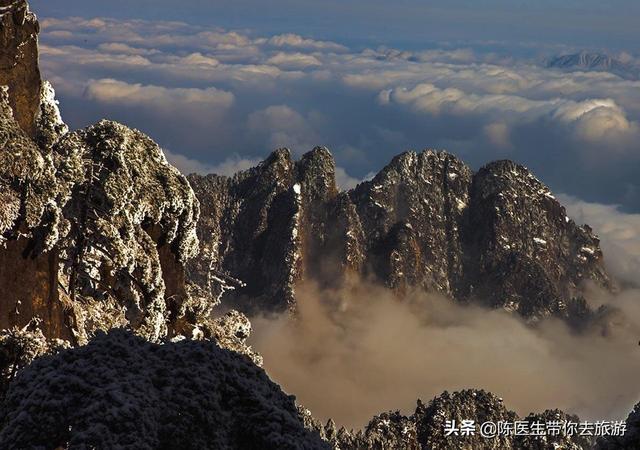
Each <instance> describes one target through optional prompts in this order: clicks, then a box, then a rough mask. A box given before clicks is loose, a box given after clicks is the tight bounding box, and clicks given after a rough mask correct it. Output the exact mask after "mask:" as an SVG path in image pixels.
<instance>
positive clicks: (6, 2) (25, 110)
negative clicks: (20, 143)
mask: <svg viewBox="0 0 640 450" xmlns="http://www.w3.org/2000/svg"><path fill="white" fill-rule="evenodd" d="M39 31H40V26H39V24H38V20H37V19H36V16H35V14H33V13H32V12H31V11H30V10H29V5H28V4H27V2H26V0H0V86H8V88H9V104H10V105H11V108H12V109H13V111H14V114H15V118H16V121H17V122H18V124H19V125H20V127H21V128H22V129H23V130H24V131H25V132H26V133H27V134H28V135H29V136H30V137H35V136H36V118H37V116H38V113H39V110H40V84H41V79H40V69H39V67H38V32H39ZM34 87H35V89H34Z"/></svg>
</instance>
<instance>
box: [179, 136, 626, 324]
mask: <svg viewBox="0 0 640 450" xmlns="http://www.w3.org/2000/svg"><path fill="white" fill-rule="evenodd" d="M189 181H190V183H191V185H192V186H193V188H194V191H195V193H196V196H197V197H198V198H199V200H200V203H201V208H202V219H201V222H200V223H199V225H198V236H199V239H200V241H201V242H202V243H203V249H204V251H203V252H202V253H201V255H200V257H199V258H198V259H196V261H197V264H196V265H194V266H191V267H190V273H191V274H192V275H193V278H194V280H196V281H199V282H200V283H202V281H203V280H205V279H206V280H207V282H208V283H209V286H211V284H213V286H214V290H216V292H217V293H220V292H222V291H224V290H225V289H229V288H230V287H233V288H234V289H235V291H234V292H233V293H231V294H229V295H228V298H229V299H231V300H230V301H233V302H234V304H240V305H242V307H244V308H245V309H246V310H248V311H255V310H271V311H281V310H285V309H292V308H295V303H296V301H298V299H296V296H295V284H296V282H298V281H300V280H301V279H304V278H312V279H315V280H317V281H320V282H321V283H322V282H324V283H331V284H336V283H344V282H348V280H349V279H350V277H364V278H371V277H373V278H374V279H377V280H379V281H380V282H382V283H384V284H386V285H387V286H389V287H390V288H393V289H395V290H397V291H398V292H399V293H402V292H404V291H406V290H408V289H412V288H421V289H425V290H427V291H429V292H438V293H442V294H444V295H446V296H449V297H451V298H455V299H457V300H459V301H464V302H481V303H483V304H487V305H490V306H492V307H502V308H506V309H509V310H514V311H517V312H518V313H520V314H521V315H522V316H524V317H526V318H528V319H531V320H535V319H538V318H541V317H545V316H549V315H558V316H561V317H566V318H570V317H574V316H580V317H584V316H586V315H588V312H587V311H586V304H585V303H584V301H583V300H582V299H581V295H582V288H583V284H584V282H585V281H587V280H590V281H593V282H594V283H595V284H596V285H598V286H602V287H604V288H607V289H611V288H613V283H612V282H611V281H610V280H609V278H608V276H607V274H606V272H605V269H604V265H603V255H602V252H601V250H600V247H599V241H598V239H597V237H595V236H594V234H593V232H592V230H591V229H590V228H589V227H588V226H584V227H579V226H578V225H576V224H575V223H574V222H573V221H572V220H571V219H570V218H568V217H567V215H566V211H565V209H564V208H563V207H562V206H561V205H560V204H559V203H558V201H557V200H556V199H555V198H554V197H553V195H552V194H551V192H550V191H549V189H548V188H547V187H546V186H545V185H544V184H542V183H541V182H540V181H539V180H537V179H536V178H535V177H534V176H533V175H532V174H531V173H530V172H529V171H528V170H527V169H526V168H524V167H522V166H520V165H517V164H515V163H513V162H511V161H499V162H495V163H491V164H488V165H487V166H485V167H483V168H482V169H480V170H479V171H478V172H477V173H473V172H472V170H471V169H470V168H469V167H468V166H466V165H465V164H464V163H463V162H462V161H460V160H459V159H458V158H456V157H455V156H453V155H451V154H449V153H446V152H437V151H432V150H427V151H424V152H422V153H415V152H407V153H403V154H401V155H399V156H397V157H395V158H394V159H393V160H392V161H391V163H390V164H389V165H388V166H387V167H385V168H384V169H383V170H382V171H381V172H380V173H379V174H378V175H376V176H375V177H374V178H373V179H372V180H371V181H366V182H363V183H361V184H360V185H358V186H357V187H356V188H355V189H352V190H349V191H346V192H339V191H338V189H337V188H336V183H335V163H334V161H333V158H332V157H331V154H330V153H329V151H328V150H327V149H325V148H316V149H314V150H313V151H312V152H310V153H308V154H306V155H304V156H303V157H302V159H301V160H300V161H294V160H293V159H292V157H291V154H290V152H289V151H288V150H286V149H281V150H278V151H276V152H274V153H273V154H272V155H271V156H270V157H269V158H267V159H266V160H265V161H264V162H263V163H261V164H260V165H259V166H258V167H256V168H253V169H249V170H247V171H244V172H240V173H238V174H236V175H235V176H234V177H231V178H228V177H222V176H217V175H207V176H200V175H190V176H189ZM204 269H206V270H204ZM211 270H213V271H214V272H215V273H221V274H226V275H229V276H231V277H233V278H237V279H239V280H242V283H240V282H236V283H235V285H233V286H230V285H229V283H227V282H226V281H225V280H219V279H218V281H219V282H213V283H211V281H212V280H211V278H206V274H207V273H208V272H211ZM220 281H221V282H220ZM245 284H246V286H245Z"/></svg>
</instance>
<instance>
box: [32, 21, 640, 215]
mask: <svg viewBox="0 0 640 450" xmlns="http://www.w3.org/2000/svg"><path fill="white" fill-rule="evenodd" d="M42 27H43V33H42V41H43V48H42V66H43V69H44V72H45V75H46V76H47V77H48V78H50V79H51V80H52V81H53V82H54V84H55V86H56V87H57V89H58V92H59V94H60V96H61V100H62V105H63V113H64V115H65V118H66V119H67V121H69V122H70V124H71V125H72V127H80V126H85V125H88V124H89V123H91V122H94V121H96V120H99V119H101V118H103V117H104V116H110V117H114V118H115V119H118V120H121V121H123V122H126V123H129V124H131V125H133V126H136V127H137V128H140V129H142V130H144V131H147V132H148V133H149V134H151V135H152V136H153V137H154V138H156V139H157V140H159V141H160V144H161V145H163V146H164V147H166V148H170V149H171V150H172V151H173V152H174V153H175V154H180V155H183V156H185V157H186V158H188V159H191V160H194V161H198V162H199V163H200V164H201V165H202V166H203V167H206V166H215V165H216V164H221V163H222V162H224V161H225V160H226V159H227V158H229V157H230V156H232V155H242V158H245V159H250V160H254V159H258V158H262V157H265V156H266V155H267V154H268V153H269V152H270V151H272V150H274V149H275V147H279V146H286V147H290V148H291V149H292V150H293V151H294V153H295V154H298V155H299V154H302V153H304V152H306V151H309V150H311V149H312V148H313V147H314V146H317V145H325V146H327V147H329V148H330V149H331V150H332V151H333V153H334V155H335V157H336V159H337V162H338V165H339V166H340V167H341V168H342V170H344V171H345V173H346V174H347V176H348V177H349V178H351V179H361V178H363V177H365V176H366V174H368V173H370V172H372V171H377V170H379V169H380V168H381V167H382V166H383V165H384V164H386V163H387V162H388V161H389V160H390V159H391V157H392V156H393V155H395V154H397V153H399V152H401V151H404V150H408V149H416V150H420V149H422V148H425V147H432V148H443V149H447V150H449V151H451V152H452V153H454V154H456V155H458V156H460V157H462V158H463V159H464V160H465V161H467V162H468V163H470V164H471V165H472V166H473V167H475V168H478V167H479V166H481V165H483V164H485V163H486V162H488V161H490V160H493V159H499V158H509V159H514V160H516V161H518V162H520V163H523V164H525V165H527V166H528V167H529V168H530V169H532V170H533V171H534V172H535V173H536V175H537V176H539V177H540V178H541V179H542V180H543V181H545V182H547V183H548V184H550V185H551V187H552V188H553V189H554V190H556V191H561V192H568V193H569V194H572V195H575V196H578V197H580V198H585V199H587V200H590V201H595V202H600V203H618V204H621V205H622V206H623V208H624V209H626V210H636V211H637V210H640V186H639V182H638V179H637V176H636V174H637V173H638V171H640V147H639V145H640V144H638V143H639V142H640V106H639V105H640V89H638V88H639V87H640V82H638V81H631V80H624V79H622V78H619V77H617V76H616V75H614V74H610V73H605V72H591V73H590V72H579V71H577V72H570V73H566V72H562V71H557V70H552V69H547V68H545V67H544V66H543V65H542V64H540V61H539V60H538V59H527V58H516V57H514V56H513V55H512V54H510V53H509V52H508V51H505V50H504V49H503V48H502V47H501V46H500V44H499V43H496V44H495V45H492V44H491V43H486V44H483V46H480V47H474V48H471V47H455V46H452V45H451V44H446V43H445V44H442V47H441V48H429V49H422V50H413V51H407V50H403V49H394V48H388V47H380V48H364V49H362V48H360V49H353V48H349V47H347V46H345V45H343V44H340V43H336V42H330V41H326V40H314V39H311V38H308V37H305V36H301V35H297V34H291V33H289V34H278V35H274V36H268V35H267V36H262V35H257V34H256V33H255V32H252V31H251V30H228V29H223V28H219V27H205V26H195V25H190V24H186V23H182V22H160V21H143V20H114V19H109V18H93V19H84V18H67V19H44V20H43V21H42ZM539 50H540V51H557V50H554V49H551V50H549V49H546V48H544V47H543V48H540V49H539ZM634 58H635V56H633V55H630V54H629V55H627V59H634ZM347 184H348V183H347Z"/></svg>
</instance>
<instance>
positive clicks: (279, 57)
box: [267, 52, 322, 69]
mask: <svg viewBox="0 0 640 450" xmlns="http://www.w3.org/2000/svg"><path fill="white" fill-rule="evenodd" d="M267 63H268V64H273V65H274V66H279V67H284V68H287V69H304V68H306V67H309V66H321V65H322V63H321V62H320V61H319V60H318V58H316V57H315V56H313V55H305V54H304V53H283V52H279V53H276V54H275V55H273V56H272V57H271V58H269V59H268V60H267Z"/></svg>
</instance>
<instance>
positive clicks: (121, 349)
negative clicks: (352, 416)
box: [0, 330, 329, 449]
mask: <svg viewBox="0 0 640 450" xmlns="http://www.w3.org/2000/svg"><path fill="white" fill-rule="evenodd" d="M0 416H1V417H0V424H2V425H4V426H3V427H2V428H1V431H0V447H2V448H40V447H44V448H124V447H126V448H140V449H155V448H167V449H169V448H184V449H221V448H238V449H240V448H242V449H328V448H329V445H328V444H326V443H325V442H323V441H322V440H321V439H320V436H319V435H317V434H314V433H312V432H310V431H307V430H306V429H305V428H304V426H303V422H302V420H301V419H300V418H299V416H298V412H297V409H296V406H295V403H294V398H293V397H290V396H288V395H286V394H284V393H283V392H282V391H281V390H280V388H279V387H278V386H277V385H276V384H274V383H273V382H271V381H270V380H269V378H268V377H267V375H266V374H265V372H264V371H263V370H262V369H260V368H258V367H257V366H255V365H254V364H253V363H252V362H251V361H250V360H248V359H247V358H245V357H243V356H240V355H238V354H236V353H234V352H230V351H227V350H222V349H220V348H219V347H218V346H217V345H216V344H215V343H213V342H207V341H201V342H197V341H184V342H178V343H167V344H164V345H156V344H152V343H149V342H147V341H145V340H143V339H141V338H139V337H137V336H134V335H132V334H130V333H127V332H125V331H123V330H114V331H112V332H110V333H109V334H108V335H107V334H100V335H98V336H97V337H96V338H95V339H93V340H92V341H91V342H90V343H89V344H88V345H86V346H83V347H78V348H74V349H70V350H64V351H62V352H60V353H58V354H57V355H56V356H48V357H43V358H40V359H38V360H36V361H35V362H34V363H33V364H32V365H30V366H29V367H28V368H26V369H25V370H23V371H21V372H20V374H19V375H18V377H17V378H16V379H15V380H14V381H13V382H12V384H11V385H10V387H9V390H8V393H7V398H6V402H5V404H4V408H3V409H2V411H1V412H0Z"/></svg>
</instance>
